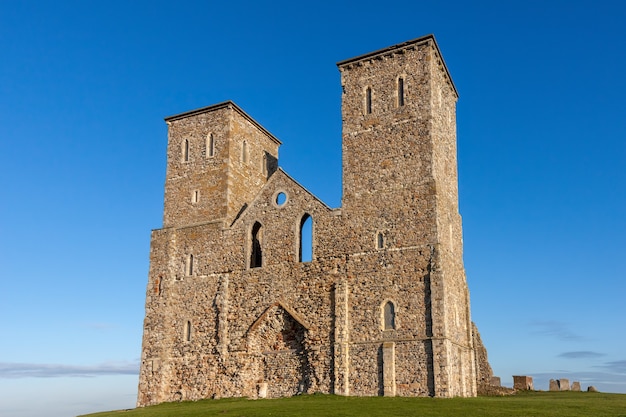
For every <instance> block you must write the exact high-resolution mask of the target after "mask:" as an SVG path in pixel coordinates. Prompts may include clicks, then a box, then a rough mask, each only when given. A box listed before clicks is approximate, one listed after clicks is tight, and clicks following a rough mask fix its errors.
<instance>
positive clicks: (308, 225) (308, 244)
mask: <svg viewBox="0 0 626 417" xmlns="http://www.w3.org/2000/svg"><path fill="white" fill-rule="evenodd" d="M298 242H299V245H298V261H300V262H311V261H312V260H313V217H311V215H310V214H308V213H307V214H305V215H304V216H302V219H300V233H299V238H298Z"/></svg>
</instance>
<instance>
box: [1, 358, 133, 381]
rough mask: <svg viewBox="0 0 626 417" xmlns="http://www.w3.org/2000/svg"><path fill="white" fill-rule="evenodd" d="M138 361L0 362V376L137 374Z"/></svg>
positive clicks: (85, 376) (39, 376) (84, 376)
mask: <svg viewBox="0 0 626 417" xmlns="http://www.w3.org/2000/svg"><path fill="white" fill-rule="evenodd" d="M137 374H139V362H110V363H103V364H99V365H92V366H83V365H63V364H39V363H11V362H0V378H6V379H11V378H57V377H82V378H88V377H95V376H102V375H137Z"/></svg>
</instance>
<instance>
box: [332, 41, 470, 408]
mask: <svg viewBox="0 0 626 417" xmlns="http://www.w3.org/2000/svg"><path fill="white" fill-rule="evenodd" d="M337 65H338V67H339V70H340V72H341V85H342V88H343V94H342V119H343V132H342V135H343V149H342V150H343V201H342V214H343V217H344V218H345V221H346V223H347V228H346V242H349V248H350V251H351V252H352V253H353V254H354V255H353V256H352V258H353V259H356V258H360V259H362V260H361V261H360V262H358V263H357V262H353V263H352V264H351V265H352V269H349V274H351V278H350V280H351V281H352V282H353V283H354V284H353V285H352V289H351V293H352V296H353V298H354V300H353V304H362V305H366V304H367V302H368V297H367V293H366V292H365V290H364V289H363V291H361V290H360V287H359V282H361V281H362V282H367V283H369V284H368V285H370V287H371V288H376V285H378V286H379V288H380V290H379V293H380V299H381V300H383V301H384V300H385V299H390V300H392V301H393V303H392V306H391V307H389V308H395V310H396V313H397V317H398V319H399V320H400V319H401V318H402V317H404V320H403V322H402V325H401V326H398V328H397V329H395V328H392V329H391V330H395V333H394V332H387V333H386V332H385V331H383V332H382V333H381V335H382V339H383V340H388V341H389V343H394V342H393V341H394V340H395V341H396V342H395V343H396V345H395V348H394V349H395V352H396V354H397V357H398V358H400V357H402V356H406V355H408V353H407V352H408V350H411V349H418V347H419V349H423V350H424V351H425V352H426V355H427V356H429V358H428V361H427V362H428V363H427V364H426V366H425V369H427V372H426V374H427V375H426V374H425V375H424V377H425V379H426V380H427V381H428V386H427V387H426V388H424V387H422V388H420V389H422V391H421V392H424V390H425V391H426V393H427V394H428V395H433V396H443V397H445V396H459V395H460V396H468V395H475V394H476V384H475V370H474V365H473V363H474V361H473V347H472V338H471V321H470V311H469V294H468V289H467V284H466V280H465V272H464V267H463V261H462V255H463V254H462V246H463V242H462V231H461V218H460V215H459V210H458V186H457V160H456V121H455V108H456V102H457V98H458V95H457V91H456V88H455V86H454V84H453V82H452V79H451V78H450V75H449V73H448V70H447V68H446V65H445V63H444V61H443V58H442V57H441V53H440V51H439V48H438V46H437V43H436V41H435V38H434V37H433V36H432V35H429V36H425V37H422V38H419V39H415V40H412V41H408V42H405V43H402V44H399V45H395V46H392V47H389V48H386V49H383V50H379V51H375V52H371V53H369V54H366V55H362V56H358V57H356V58H353V59H349V60H346V61H342V62H339V63H338V64H337ZM364 263H365V264H370V265H382V268H381V269H375V268H374V267H369V268H364V267H363V266H362V265H363V264H364ZM350 280H349V282H350ZM361 293H362V294H363V295H360V294H361ZM360 297H361V298H360ZM418 299H419V300H418ZM372 308H373V307H372ZM401 311H403V314H400V312H401ZM416 311H417V312H419V313H416ZM355 320H357V319H356V318H355V319H354V320H353V321H355ZM366 323H367V320H365V319H364V321H363V326H366ZM358 326H359V324H358V322H355V324H354V325H353V327H354V328H357V329H358ZM384 326H385V324H383V327H384ZM358 334H359V332H358V331H357V334H356V335H354V337H353V339H354V338H359V337H361V336H358ZM362 337H365V336H362ZM407 339H410V340H412V341H413V342H412V343H413V345H412V346H413V347H408V346H405V347H403V346H404V345H402V343H400V342H397V341H399V340H407ZM403 343H404V342H403ZM421 343H423V346H422V345H421ZM402 349H405V350H406V351H405V352H403V351H402ZM383 356H384V355H383ZM388 356H389V355H388ZM392 362H393V363H394V367H395V369H392V368H389V367H388V366H387V365H385V366H384V367H383V374H384V373H385V372H387V373H388V374H393V378H391V377H388V376H385V378H384V380H385V382H384V384H385V387H386V388H385V389H387V385H389V386H390V387H391V385H393V384H395V382H394V381H395V378H396V375H399V373H401V372H402V371H401V368H403V367H406V366H408V364H401V363H400V362H401V361H400V360H399V359H393V360H392ZM388 368H389V369H388ZM385 370H386V371H385ZM399 377H400V379H402V378H403V377H402V376H401V375H400V376H399ZM407 378H409V377H408V376H406V377H405V378H404V380H405V382H406V381H407V380H408V379H407ZM392 379H393V380H392ZM407 384H408V383H405V384H404V385H407ZM389 389H390V392H391V393H393V394H394V395H395V392H396V391H395V388H393V389H391V388H389ZM418 394H419V392H418ZM399 395H414V394H411V393H409V392H406V393H399Z"/></svg>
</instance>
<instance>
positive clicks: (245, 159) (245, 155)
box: [241, 140, 248, 164]
mask: <svg viewBox="0 0 626 417" xmlns="http://www.w3.org/2000/svg"><path fill="white" fill-rule="evenodd" d="M241 162H243V163H244V164H247V163H248V142H246V141H245V140H244V141H243V144H242V145H241Z"/></svg>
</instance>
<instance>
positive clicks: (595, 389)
mask: <svg viewBox="0 0 626 417" xmlns="http://www.w3.org/2000/svg"><path fill="white" fill-rule="evenodd" d="M587 392H598V390H597V388H596V387H594V386H593V385H589V386H588V387H587Z"/></svg>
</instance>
